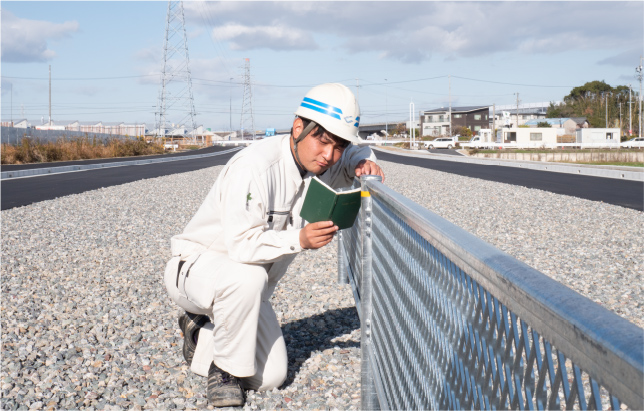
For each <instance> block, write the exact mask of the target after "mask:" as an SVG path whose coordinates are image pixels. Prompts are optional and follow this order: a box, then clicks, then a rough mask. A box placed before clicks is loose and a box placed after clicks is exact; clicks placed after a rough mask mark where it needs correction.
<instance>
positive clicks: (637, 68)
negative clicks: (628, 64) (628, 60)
mask: <svg viewBox="0 0 644 411" xmlns="http://www.w3.org/2000/svg"><path fill="white" fill-rule="evenodd" d="M635 71H636V72H637V78H638V79H639V80H640V95H639V96H638V100H639V101H640V121H639V125H640V127H639V130H640V132H639V134H638V136H639V137H642V56H640V65H639V66H637V67H636V68H635Z"/></svg>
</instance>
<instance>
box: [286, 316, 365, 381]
mask: <svg viewBox="0 0 644 411" xmlns="http://www.w3.org/2000/svg"><path fill="white" fill-rule="evenodd" d="M359 328H360V318H359V317H358V312H357V310H356V308H355V307H347V308H340V309H335V310H328V311H325V312H324V313H322V314H317V315H314V316H311V317H308V318H302V319H299V320H295V321H293V322H290V323H286V324H284V325H283V326H282V333H283V335H284V341H285V342H286V351H287V353H288V374H287V376H286V381H284V384H282V387H287V386H289V385H291V384H292V383H293V380H294V379H295V375H296V374H297V373H298V371H299V370H300V368H301V367H302V364H303V363H304V361H306V360H307V359H308V358H309V357H310V356H311V353H312V352H314V351H324V350H326V349H328V348H333V347H340V348H360V342H356V341H346V342H344V341H338V342H332V341H331V340H333V339H334V338H337V337H340V336H342V335H345V334H351V332H353V331H354V330H357V329H359Z"/></svg>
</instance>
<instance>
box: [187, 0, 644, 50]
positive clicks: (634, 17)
mask: <svg viewBox="0 0 644 411" xmlns="http://www.w3.org/2000/svg"><path fill="white" fill-rule="evenodd" d="M184 4H185V8H186V17H187V19H189V20H190V21H191V23H193V24H200V25H205V26H208V27H209V28H210V29H211V30H212V32H213V33H215V34H216V35H217V36H221V40H225V41H229V42H230V46H231V47H232V48H234V49H237V50H254V49H260V48H269V49H273V50H282V51H287V50H303V49H307V50H310V49H312V48H315V47H317V48H323V47H327V44H328V43H327V42H325V41H324V40H322V39H325V40H326V39H328V38H330V37H332V38H335V39H336V40H337V41H338V43H339V44H340V45H341V47H343V48H344V49H345V50H349V51H351V52H354V53H360V52H372V53H376V54H377V55H379V56H381V57H382V58H385V59H393V60H399V61H403V62H406V63H421V62H424V61H428V60H430V59H432V58H435V57H438V56H441V57H443V58H445V59H450V60H453V59H460V58H472V57H477V56H485V55H493V54H497V53H506V52H514V51H518V52H521V53H525V54H554V53H565V52H569V51H577V50H601V49H615V47H616V45H618V47H622V48H628V49H631V48H634V47H635V48H637V47H639V49H641V48H642V41H641V39H642V37H643V35H642V34H643V33H642V24H641V16H642V14H643V12H644V5H643V4H642V3H641V2H552V1H550V2H432V1H429V2H397V1H378V2H360V1H358V2H349V1H347V2H301V1H298V2H243V1H239V2H186V3H184ZM633 30H635V32H634V31H633ZM318 45H319V46H318Z"/></svg>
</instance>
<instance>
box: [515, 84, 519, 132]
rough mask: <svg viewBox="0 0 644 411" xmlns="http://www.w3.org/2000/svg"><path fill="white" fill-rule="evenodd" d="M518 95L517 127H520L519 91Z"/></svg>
mask: <svg viewBox="0 0 644 411" xmlns="http://www.w3.org/2000/svg"><path fill="white" fill-rule="evenodd" d="M515 94H516V95H517V128H518V127H519V93H515Z"/></svg>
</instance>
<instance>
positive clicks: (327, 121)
mask: <svg viewBox="0 0 644 411" xmlns="http://www.w3.org/2000/svg"><path fill="white" fill-rule="evenodd" d="M295 114H296V115H297V116H300V117H303V118H306V119H309V120H312V121H314V122H316V123H317V124H319V125H320V126H322V127H324V128H325V129H326V130H327V131H328V132H329V133H331V134H334V135H336V136H338V137H340V138H342V139H344V140H347V141H349V142H351V143H354V144H357V143H358V141H359V140H358V125H359V124H360V107H359V106H358V102H357V101H356V98H355V97H354V95H353V93H352V92H351V90H349V88H348V87H347V86H345V85H344V84H340V83H326V84H320V85H319V86H315V87H313V88H312V89H311V90H309V92H308V93H306V95H305V96H304V99H303V100H302V103H301V104H300V106H299V107H298V108H297V110H296V111H295Z"/></svg>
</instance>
